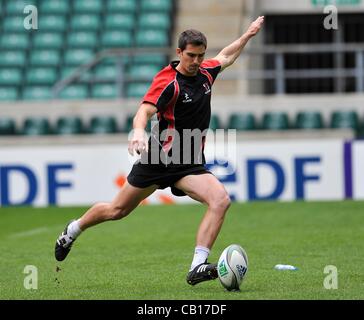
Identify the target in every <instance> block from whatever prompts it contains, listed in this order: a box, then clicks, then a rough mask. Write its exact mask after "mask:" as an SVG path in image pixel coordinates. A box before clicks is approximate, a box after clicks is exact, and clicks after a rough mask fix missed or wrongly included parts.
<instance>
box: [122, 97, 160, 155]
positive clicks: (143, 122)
mask: <svg viewBox="0 0 364 320" xmlns="http://www.w3.org/2000/svg"><path fill="white" fill-rule="evenodd" d="M156 112H157V108H156V107H155V106H154V105H152V104H150V103H142V104H141V105H140V107H139V109H138V112H137V113H136V115H135V117H134V120H133V135H132V138H131V140H130V141H129V146H128V151H129V153H130V155H132V156H134V152H136V153H137V154H141V153H142V152H143V151H148V141H147V139H146V136H145V128H146V127H147V123H148V121H149V119H150V118H151V117H152V116H153V115H154V114H155V113H156Z"/></svg>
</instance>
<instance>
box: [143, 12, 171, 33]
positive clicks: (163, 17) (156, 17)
mask: <svg viewBox="0 0 364 320" xmlns="http://www.w3.org/2000/svg"><path fill="white" fill-rule="evenodd" d="M170 26H171V21H170V16H169V14H163V13H161V12H158V13H142V14H140V15H139V18H138V27H139V28H140V29H148V28H150V29H164V30H167V29H169V28H170Z"/></svg>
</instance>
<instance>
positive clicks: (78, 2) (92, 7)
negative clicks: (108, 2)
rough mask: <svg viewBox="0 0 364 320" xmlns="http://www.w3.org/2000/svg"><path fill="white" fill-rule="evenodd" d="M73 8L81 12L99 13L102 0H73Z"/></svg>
mask: <svg viewBox="0 0 364 320" xmlns="http://www.w3.org/2000/svg"><path fill="white" fill-rule="evenodd" d="M72 2H73V10H74V11H75V12H81V13H99V12H100V11H101V10H102V0H73V1H72Z"/></svg>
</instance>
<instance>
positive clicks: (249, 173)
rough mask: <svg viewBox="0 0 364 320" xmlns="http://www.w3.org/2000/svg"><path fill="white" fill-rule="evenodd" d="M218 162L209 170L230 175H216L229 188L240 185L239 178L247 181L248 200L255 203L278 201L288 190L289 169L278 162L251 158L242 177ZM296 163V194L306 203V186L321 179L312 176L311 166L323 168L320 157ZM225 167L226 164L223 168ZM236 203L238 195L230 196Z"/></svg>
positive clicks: (295, 159) (294, 159)
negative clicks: (320, 165) (308, 170)
mask: <svg viewBox="0 0 364 320" xmlns="http://www.w3.org/2000/svg"><path fill="white" fill-rule="evenodd" d="M219 160H220V161H217V160H215V161H214V163H212V164H208V165H207V168H208V169H209V170H210V171H213V170H219V172H220V173H221V172H226V175H221V174H220V175H216V173H215V175H216V176H217V177H218V178H219V180H220V182H222V183H224V184H226V185H227V186H228V185H230V186H231V185H234V184H237V183H238V179H239V177H240V176H241V177H243V178H244V180H246V199H247V200H248V201H254V200H278V199H279V198H280V197H281V196H282V194H283V193H284V191H285V190H286V187H287V180H288V178H287V175H288V174H287V173H288V171H287V170H288V168H287V167H286V166H285V165H283V164H282V163H280V162H279V161H278V160H274V159H272V158H248V159H246V161H244V165H245V166H243V167H245V168H246V170H243V171H242V172H241V173H240V174H239V173H238V172H236V171H237V170H239V169H238V168H233V166H232V165H231V164H230V163H228V161H225V162H224V161H222V159H219ZM291 161H292V162H293V163H292V164H293V174H292V177H291V178H292V182H293V189H294V190H293V194H294V198H295V199H296V200H302V199H305V186H306V184H307V183H309V182H319V181H320V178H321V177H320V175H318V174H308V173H307V168H306V167H308V166H317V165H318V164H321V157H320V156H311V157H292V160H291ZM222 163H223V164H222ZM230 197H231V199H232V200H236V199H237V198H236V195H235V193H230Z"/></svg>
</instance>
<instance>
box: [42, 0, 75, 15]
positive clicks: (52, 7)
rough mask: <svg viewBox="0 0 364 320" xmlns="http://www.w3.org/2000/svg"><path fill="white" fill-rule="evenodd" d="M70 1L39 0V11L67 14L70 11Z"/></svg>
mask: <svg viewBox="0 0 364 320" xmlns="http://www.w3.org/2000/svg"><path fill="white" fill-rule="evenodd" d="M70 4H71V1H64V0H52V1H49V0H41V2H40V10H39V11H40V12H41V13H42V14H58V15H61V14H67V13H68V12H69V11H70Z"/></svg>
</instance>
